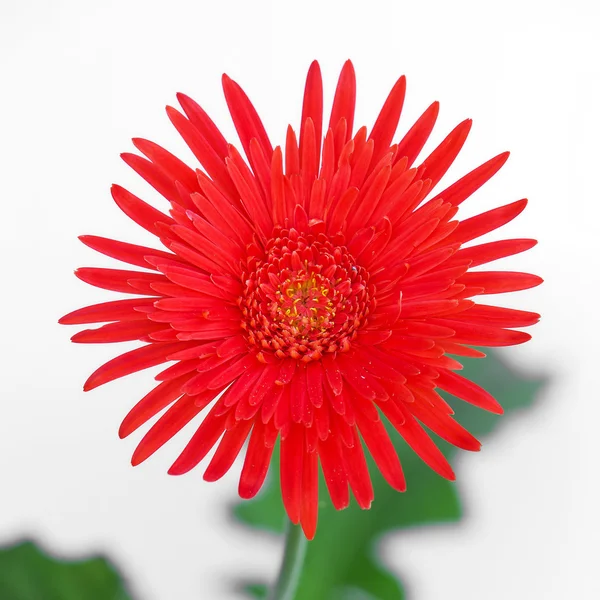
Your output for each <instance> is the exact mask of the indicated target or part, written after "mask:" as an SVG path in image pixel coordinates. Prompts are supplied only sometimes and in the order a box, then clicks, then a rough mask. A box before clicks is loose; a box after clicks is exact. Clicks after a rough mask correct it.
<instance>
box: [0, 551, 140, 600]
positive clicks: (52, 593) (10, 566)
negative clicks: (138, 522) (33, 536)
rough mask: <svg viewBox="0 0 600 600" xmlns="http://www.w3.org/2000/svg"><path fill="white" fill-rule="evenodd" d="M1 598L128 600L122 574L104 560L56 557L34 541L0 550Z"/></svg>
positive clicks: (18, 599)
mask: <svg viewBox="0 0 600 600" xmlns="http://www.w3.org/2000/svg"><path fill="white" fill-rule="evenodd" d="M0 598H3V599H6V600H131V596H130V595H129V593H128V592H127V591H126V589H125V586H124V584H123V581H122V579H121V576H120V575H119V574H118V573H117V571H116V570H115V569H114V567H112V566H111V564H110V563H109V562H108V561H107V560H106V559H104V558H100V557H95V558H89V559H86V560H77V561H66V560H62V559H57V558H54V557H52V556H49V555H47V554H46V553H45V552H44V551H42V550H40V548H38V547H37V546H36V545H35V544H34V543H33V542H22V543H19V544H16V545H14V546H11V547H9V548H3V549H0Z"/></svg>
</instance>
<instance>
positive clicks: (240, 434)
mask: <svg viewBox="0 0 600 600" xmlns="http://www.w3.org/2000/svg"><path fill="white" fill-rule="evenodd" d="M251 427H252V421H238V422H237V424H236V425H235V426H234V427H233V428H232V429H229V430H228V431H226V432H225V435H224V436H223V439H222V440H221V442H220V443H219V445H218V447H217V451H216V452H215V454H214V455H213V457H212V459H211V461H210V463H209V465H208V467H207V468H206V471H205V472H204V481H217V480H218V479H221V477H223V475H225V473H227V471H229V469H230V468H231V465H233V463H234V461H235V459H236V458H237V456H238V454H239V453H240V450H241V449H242V446H243V445H244V442H245V441H246V439H247V438H248V434H249V433H250V428H251Z"/></svg>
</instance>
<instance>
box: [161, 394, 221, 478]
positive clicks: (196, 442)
mask: <svg viewBox="0 0 600 600" xmlns="http://www.w3.org/2000/svg"><path fill="white" fill-rule="evenodd" d="M219 408H220V407H219V404H216V405H215V406H214V407H213V409H212V410H211V411H210V413H208V415H207V416H206V418H205V419H204V421H203V422H202V423H201V424H200V427H198V430H197V431H196V433H195V434H194V435H193V436H192V439H191V440H190V441H189V442H188V444H187V445H186V447H185V448H184V449H183V452H182V453H181V454H180V455H179V457H178V458H177V460H176V461H175V462H174V463H173V465H172V466H171V468H170V469H169V475H183V474H184V473H187V472H188V471H191V470H192V469H193V468H194V467H195V466H196V465H197V464H198V463H199V462H200V461H201V460H202V459H203V458H204V457H205V456H206V455H207V454H208V453H209V452H210V450H211V449H212V447H213V446H214V445H215V444H216V443H217V440H218V439H219V438H220V437H221V435H222V434H223V432H224V431H225V421H226V420H227V414H222V415H219V416H216V415H215V413H216V411H217V410H218V409H219Z"/></svg>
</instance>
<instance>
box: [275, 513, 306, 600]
mask: <svg viewBox="0 0 600 600" xmlns="http://www.w3.org/2000/svg"><path fill="white" fill-rule="evenodd" d="M307 545H308V542H307V540H306V537H304V533H303V532H302V528H301V527H300V526H299V525H294V524H292V523H290V522H288V525H287V531H286V536H285V548H284V551H283V560H282V562H281V567H279V575H278V576H277V581H276V582H275V585H274V586H273V589H272V590H271V593H270V594H269V600H294V598H295V597H296V590H297V589H298V583H299V581H300V573H301V572H302V565H303V563H304V555H305V554H306V547H307Z"/></svg>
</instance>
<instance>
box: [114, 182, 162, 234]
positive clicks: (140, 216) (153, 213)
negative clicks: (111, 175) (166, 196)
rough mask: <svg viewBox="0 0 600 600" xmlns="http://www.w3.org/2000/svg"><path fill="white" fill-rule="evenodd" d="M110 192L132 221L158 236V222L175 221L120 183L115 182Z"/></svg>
mask: <svg viewBox="0 0 600 600" xmlns="http://www.w3.org/2000/svg"><path fill="white" fill-rule="evenodd" d="M110 192H111V194H112V197H113V199H114V201H115V202H116V204H117V206H118V207H119V208H120V209H121V210H122V211H123V212H124V213H125V214H126V215H127V216H128V217H129V218H130V219H131V220H132V221H134V222H135V223H137V224H138V225H139V226H140V227H143V228H144V229H146V230H147V231H149V232H150V233H152V234H154V235H156V236H158V237H160V231H159V230H158V229H157V227H156V223H167V224H169V225H171V224H173V223H174V221H173V219H171V217H167V215H165V214H163V213H161V212H160V211H159V210H156V209H155V208H154V207H153V206H150V205H149V204H147V203H146V202H144V201H143V200H140V199H139V198H138V197H137V196H134V195H133V194H132V193H131V192H128V191H127V190H126V189H125V188H122V187H121V186H120V185H116V184H114V185H113V186H112V187H111V188H110Z"/></svg>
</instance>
